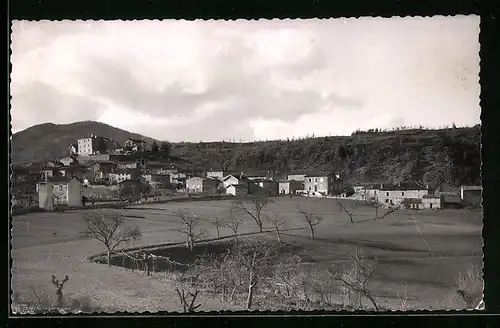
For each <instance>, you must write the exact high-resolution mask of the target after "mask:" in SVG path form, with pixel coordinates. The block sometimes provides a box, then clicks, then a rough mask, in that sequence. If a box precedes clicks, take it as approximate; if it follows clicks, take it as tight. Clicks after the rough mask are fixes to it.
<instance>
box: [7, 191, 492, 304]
mask: <svg viewBox="0 0 500 328" xmlns="http://www.w3.org/2000/svg"><path fill="white" fill-rule="evenodd" d="M342 204H343V206H344V207H345V208H347V209H348V210H349V211H350V213H351V214H352V217H353V220H354V223H351V222H350V218H349V216H348V215H347V214H346V213H345V211H342V209H341V207H340V206H339V204H338V202H337V200H334V199H320V198H306V197H293V198H289V197H279V198H276V201H275V202H272V203H271V204H269V205H268V206H267V207H265V208H264V210H263V213H264V214H268V215H278V216H280V217H282V218H284V219H285V225H284V226H283V227H282V239H283V242H284V243H285V244H288V245H293V246H294V249H295V250H296V253H297V255H298V256H300V257H301V258H302V263H303V265H308V266H312V267H314V266H322V265H328V264H329V263H333V264H342V263H345V262H346V261H347V260H348V258H347V256H348V254H350V253H352V251H353V249H354V248H355V247H360V248H361V249H362V251H363V254H364V256H365V257H366V258H370V259H374V258H376V259H377V265H376V269H375V272H374V275H373V277H372V278H371V280H370V282H369V283H368V285H369V288H370V290H371V291H372V292H373V294H374V295H376V296H377V298H378V300H379V303H380V304H381V305H383V306H385V307H386V308H391V309H396V310H397V309H398V306H399V305H398V304H399V301H400V295H401V293H406V294H407V295H408V299H409V302H411V303H412V304H413V308H414V309H460V308H465V307H466V305H465V303H464V302H463V301H462V300H461V299H460V298H459V297H458V295H457V293H456V289H457V288H456V277H457V274H458V273H459V272H462V271H464V270H465V268H466V266H467V265H469V264H472V265H476V266H478V267H479V268H482V250H481V247H482V239H481V229H482V212H481V211H465V210H443V211H431V210H421V211H409V210H399V211H396V212H394V213H392V214H389V215H388V216H387V217H385V218H383V219H379V220H374V218H375V216H376V214H375V209H374V208H373V207H372V206H370V205H368V204H364V203H361V202H360V203H354V202H352V201H346V200H343V201H342ZM247 205H248V206H249V205H250V204H247ZM299 207H300V209H302V210H304V211H308V212H314V213H315V214H316V215H318V216H321V217H323V220H322V221H321V223H319V225H317V226H316V229H315V235H316V236H315V237H316V238H315V239H314V240H311V239H310V238H309V230H308V228H307V224H306V221H305V220H304V217H303V215H302V214H301V213H300V211H299ZM230 208H231V201H229V200H224V201H222V200H212V201H192V202H169V203H164V204H152V205H132V206H129V207H128V208H126V209H121V210H114V209H113V210H112V209H106V210H103V211H106V212H119V213H121V215H123V216H124V217H125V221H126V222H125V224H126V225H129V226H135V225H137V226H138V227H139V228H140V229H141V232H142V236H141V238H140V239H139V240H137V241H136V242H135V243H133V244H130V245H129V246H142V245H151V244H155V243H167V242H183V241H184V240H185V237H184V235H183V234H181V233H179V232H178V231H177V230H178V229H181V228H182V227H183V225H182V222H181V221H180V220H179V218H178V217H177V216H176V213H177V211H178V210H180V209H186V210H188V211H189V212H190V213H192V214H195V215H197V216H198V217H199V218H200V219H201V226H202V228H203V229H205V231H206V236H205V238H215V237H217V232H216V229H215V226H214V225H213V223H212V222H211V221H210V220H209V218H211V217H216V216H225V215H227V213H228V212H229V209H230ZM95 211H97V210H79V211H67V212H61V213H34V214H27V215H21V216H15V217H13V229H12V258H13V268H12V290H13V293H14V294H13V299H14V301H16V300H17V301H19V302H22V301H23V300H26V299H30V298H31V299H32V298H33V297H34V296H33V294H37V295H38V296H35V298H36V297H38V298H42V296H40V295H41V294H43V295H46V296H43V297H49V298H50V297H55V288H54V286H53V285H52V283H51V280H50V279H51V276H52V275H56V276H57V278H62V277H64V275H66V274H67V275H69V277H70V278H69V281H68V282H67V284H66V285H65V287H64V292H65V295H68V296H79V297H86V298H89V299H91V300H92V302H93V303H94V304H96V306H98V307H99V308H100V309H103V310H106V311H129V312H130V311H139V312H142V311H152V312H154V311H179V305H178V300H177V294H176V292H175V290H174V288H173V287H172V286H171V285H170V284H169V283H168V282H167V281H165V280H162V279H161V278H160V277H159V276H156V275H152V276H146V275H145V274H143V273H141V272H138V271H134V272H132V270H129V269H125V268H121V267H117V266H111V267H108V266H107V265H106V264H98V263H93V262H91V261H89V259H88V257H89V256H90V255H92V254H95V253H99V252H103V251H104V250H105V249H104V248H103V245H102V244H101V243H99V242H98V241H96V240H94V239H92V238H91V237H87V236H86V235H85V233H84V230H85V228H86V223H85V221H84V220H83V217H84V215H85V214H89V213H93V212H95ZM271 229H272V227H271V226H270V225H269V223H267V222H264V230H271ZM257 231H258V227H257V225H256V224H255V222H254V221H253V220H252V218H251V217H250V216H248V215H246V216H244V220H243V223H242V224H241V227H240V229H239V233H240V234H244V233H250V232H257ZM230 234H231V231H230V230H229V229H227V228H221V229H220V235H221V236H229V235H230ZM252 236H255V237H252ZM258 236H263V237H265V238H267V239H275V235H274V234H273V233H272V232H268V233H264V234H262V235H250V236H247V237H246V238H260V237H258ZM177 260H178V261H179V260H182V259H177ZM199 302H200V303H201V304H202V305H201V307H200V308H199V311H211V310H221V309H228V310H242V309H243V308H242V307H241V306H240V305H237V304H232V303H229V302H221V301H219V300H218V299H213V298H211V297H208V296H204V295H201V296H200V298H199Z"/></svg>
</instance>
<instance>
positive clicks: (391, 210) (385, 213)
mask: <svg viewBox="0 0 500 328" xmlns="http://www.w3.org/2000/svg"><path fill="white" fill-rule="evenodd" d="M374 206H375V220H380V219H384V218H385V217H387V216H388V215H389V214H391V213H394V212H395V211H396V208H395V207H392V206H389V207H387V208H386V209H385V211H383V213H382V215H380V213H379V209H380V208H383V206H382V204H380V203H379V202H376V203H375V204H374Z"/></svg>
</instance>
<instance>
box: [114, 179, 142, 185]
mask: <svg viewBox="0 0 500 328" xmlns="http://www.w3.org/2000/svg"><path fill="white" fill-rule="evenodd" d="M124 183H136V184H142V182H141V181H140V180H138V179H127V180H123V181H121V182H119V183H118V184H124Z"/></svg>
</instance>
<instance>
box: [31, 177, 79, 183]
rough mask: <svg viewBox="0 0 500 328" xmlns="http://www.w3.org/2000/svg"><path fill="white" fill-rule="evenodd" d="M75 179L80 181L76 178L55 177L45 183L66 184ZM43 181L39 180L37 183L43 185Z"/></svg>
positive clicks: (49, 178)
mask: <svg viewBox="0 0 500 328" xmlns="http://www.w3.org/2000/svg"><path fill="white" fill-rule="evenodd" d="M73 179H76V180H78V181H80V179H78V178H76V177H65V176H55V177H48V178H47V182H52V183H68V182H70V181H71V180H73ZM44 182H45V179H43V180H40V181H39V183H44Z"/></svg>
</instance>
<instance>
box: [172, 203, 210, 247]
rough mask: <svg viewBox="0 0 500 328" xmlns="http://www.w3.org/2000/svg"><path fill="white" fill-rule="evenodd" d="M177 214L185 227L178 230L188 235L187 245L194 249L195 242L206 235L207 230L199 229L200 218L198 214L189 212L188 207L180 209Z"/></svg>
mask: <svg viewBox="0 0 500 328" xmlns="http://www.w3.org/2000/svg"><path fill="white" fill-rule="evenodd" d="M176 215H177V217H178V218H179V219H180V220H181V221H182V223H183V224H184V229H179V230H177V231H178V232H181V233H183V234H184V235H186V247H187V248H189V250H191V251H192V250H193V247H194V243H195V242H196V241H198V240H200V239H201V238H202V237H203V236H204V235H205V231H203V230H200V229H197V227H198V225H199V224H200V220H199V218H198V217H197V216H195V215H193V214H191V213H189V212H188V210H187V209H184V210H183V209H180V210H178V211H177V214H176Z"/></svg>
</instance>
